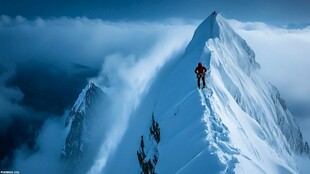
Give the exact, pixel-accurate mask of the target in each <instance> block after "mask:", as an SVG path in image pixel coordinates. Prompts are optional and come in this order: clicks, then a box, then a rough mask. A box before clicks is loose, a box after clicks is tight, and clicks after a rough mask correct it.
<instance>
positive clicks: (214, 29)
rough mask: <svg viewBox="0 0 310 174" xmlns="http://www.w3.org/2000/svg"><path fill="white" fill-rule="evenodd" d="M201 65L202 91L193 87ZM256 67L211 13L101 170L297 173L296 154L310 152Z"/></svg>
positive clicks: (251, 56)
mask: <svg viewBox="0 0 310 174" xmlns="http://www.w3.org/2000/svg"><path fill="white" fill-rule="evenodd" d="M198 62H201V63H202V64H203V65H205V66H206V67H207V69H208V71H207V75H206V76H207V77H206V82H207V88H206V89H197V83H196V80H197V79H196V76H195V74H194V69H195V67H196V66H197V64H198ZM259 69H260V65H259V64H258V63H257V62H256V60H255V53H254V51H253V50H252V49H251V48H250V47H249V46H248V45H247V43H246V41H245V40H244V39H242V38H241V37H240V36H239V35H238V34H236V33H235V32H234V30H233V29H232V28H231V27H230V26H229V24H228V23H227V22H226V20H225V18H223V17H222V16H221V15H220V14H218V13H216V12H215V13H212V15H210V16H209V17H208V18H207V19H206V20H204V21H203V22H202V23H201V24H200V25H199V26H198V28H197V30H196V31H195V34H194V36H193V38H192V40H191V41H190V43H189V44H188V46H187V48H186V50H185V54H184V56H183V57H180V58H179V59H178V60H177V61H173V62H169V63H167V64H166V66H165V67H164V68H162V70H161V72H159V73H158V75H157V77H156V79H154V81H152V82H153V83H152V85H151V87H150V89H149V90H148V92H147V94H145V95H144V96H143V98H142V99H141V102H140V105H139V106H137V108H135V110H134V112H133V113H132V114H131V117H130V118H131V119H130V120H129V123H128V125H127V129H126V131H125V133H124V135H123V136H122V140H121V141H120V142H119V143H118V145H117V147H113V149H114V151H113V153H112V155H110V156H108V158H106V159H102V161H105V162H106V165H105V166H104V168H103V170H102V172H103V173H141V172H143V173H152V172H153V173H154V172H156V173H179V174H181V173H184V174H188V173H195V174H199V173H238V174H239V173H241V174H242V173H244V174H248V173H255V174H260V173H262V174H264V173H272V174H277V173H278V174H283V173H299V170H298V165H297V162H296V159H295V157H296V156H298V155H301V154H303V153H305V152H306V153H309V148H308V146H307V144H305V143H304V142H303V138H302V134H301V132H300V130H299V128H298V126H297V125H296V123H295V121H294V118H293V116H292V115H291V113H290V112H289V110H288V108H287V106H286V105H285V101H284V100H283V99H282V98H281V96H280V93H279V91H278V90H277V88H276V87H274V86H273V85H271V84H269V83H266V82H265V81H264V80H263V79H262V78H261V77H260V76H259V74H258V71H259ZM155 120H156V121H155ZM156 132H157V133H156ZM155 135H156V136H155ZM156 137H157V138H156ZM158 137H160V139H158ZM159 140H160V141H159ZM103 143H104V142H103ZM305 147H306V148H305ZM106 149H108V148H106ZM137 155H138V157H137ZM95 165H96V164H95Z"/></svg>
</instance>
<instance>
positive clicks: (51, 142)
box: [11, 116, 66, 174]
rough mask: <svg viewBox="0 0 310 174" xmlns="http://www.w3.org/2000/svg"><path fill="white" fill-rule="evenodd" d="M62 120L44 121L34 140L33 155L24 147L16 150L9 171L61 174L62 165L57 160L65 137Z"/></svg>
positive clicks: (62, 118)
mask: <svg viewBox="0 0 310 174" xmlns="http://www.w3.org/2000/svg"><path fill="white" fill-rule="evenodd" d="M64 118H65V117H64V116H63V117H61V118H57V119H55V118H54V119H48V120H46V121H45V123H44V125H43V127H42V129H41V131H40V134H39V136H38V138H37V140H36V144H35V151H34V153H33V152H31V151H29V149H28V148H26V147H25V146H23V147H21V148H20V149H18V150H16V152H15V160H14V164H13V166H12V169H11V170H14V171H19V172H20V173H47V174H53V173H62V172H63V165H62V164H61V162H60V160H59V159H60V152H61V150H62V148H63V145H64V142H65V136H66V130H65V129H63V125H64V124H63V122H64Z"/></svg>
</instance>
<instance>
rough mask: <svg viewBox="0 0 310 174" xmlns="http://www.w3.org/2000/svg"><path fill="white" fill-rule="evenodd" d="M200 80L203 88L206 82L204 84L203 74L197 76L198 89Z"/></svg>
mask: <svg viewBox="0 0 310 174" xmlns="http://www.w3.org/2000/svg"><path fill="white" fill-rule="evenodd" d="M200 79H202V84H203V86H204V87H205V86H206V82H205V74H197V80H198V81H197V85H198V88H200Z"/></svg>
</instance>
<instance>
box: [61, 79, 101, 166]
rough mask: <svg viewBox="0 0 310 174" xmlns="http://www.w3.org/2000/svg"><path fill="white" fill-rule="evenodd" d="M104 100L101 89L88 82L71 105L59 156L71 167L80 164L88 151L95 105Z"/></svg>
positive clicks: (91, 137)
mask: <svg viewBox="0 0 310 174" xmlns="http://www.w3.org/2000/svg"><path fill="white" fill-rule="evenodd" d="M104 100H106V96H105V94H104V93H103V91H102V90H101V89H100V88H99V87H97V86H96V85H94V84H93V83H90V84H88V85H87V86H86V87H85V88H84V89H83V91H82V92H81V93H80V95H79V97H78V99H77V100H76V102H75V104H74V106H73V107H72V109H71V111H70V113H69V115H68V117H67V119H66V123H65V126H66V127H68V128H69V129H70V131H69V133H68V135H67V138H66V142H65V146H64V149H63V152H62V154H61V157H62V158H63V159H64V160H65V163H66V164H67V166H68V167H69V168H71V169H74V168H76V167H77V166H78V165H80V162H81V160H82V159H83V157H85V155H86V154H87V153H89V152H88V150H89V149H88V148H89V146H90V143H91V142H90V141H92V139H93V136H94V135H92V126H93V123H94V122H93V121H94V119H96V118H94V117H95V116H96V105H97V104H98V103H100V102H103V101H104Z"/></svg>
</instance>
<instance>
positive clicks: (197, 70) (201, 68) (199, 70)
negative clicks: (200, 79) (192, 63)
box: [195, 64, 207, 74]
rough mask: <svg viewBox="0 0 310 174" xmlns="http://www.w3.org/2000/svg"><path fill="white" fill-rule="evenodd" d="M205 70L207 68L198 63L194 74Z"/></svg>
mask: <svg viewBox="0 0 310 174" xmlns="http://www.w3.org/2000/svg"><path fill="white" fill-rule="evenodd" d="M205 72H207V68H206V67H204V66H202V64H198V66H197V68H196V69H195V73H196V74H201V73H205Z"/></svg>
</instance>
